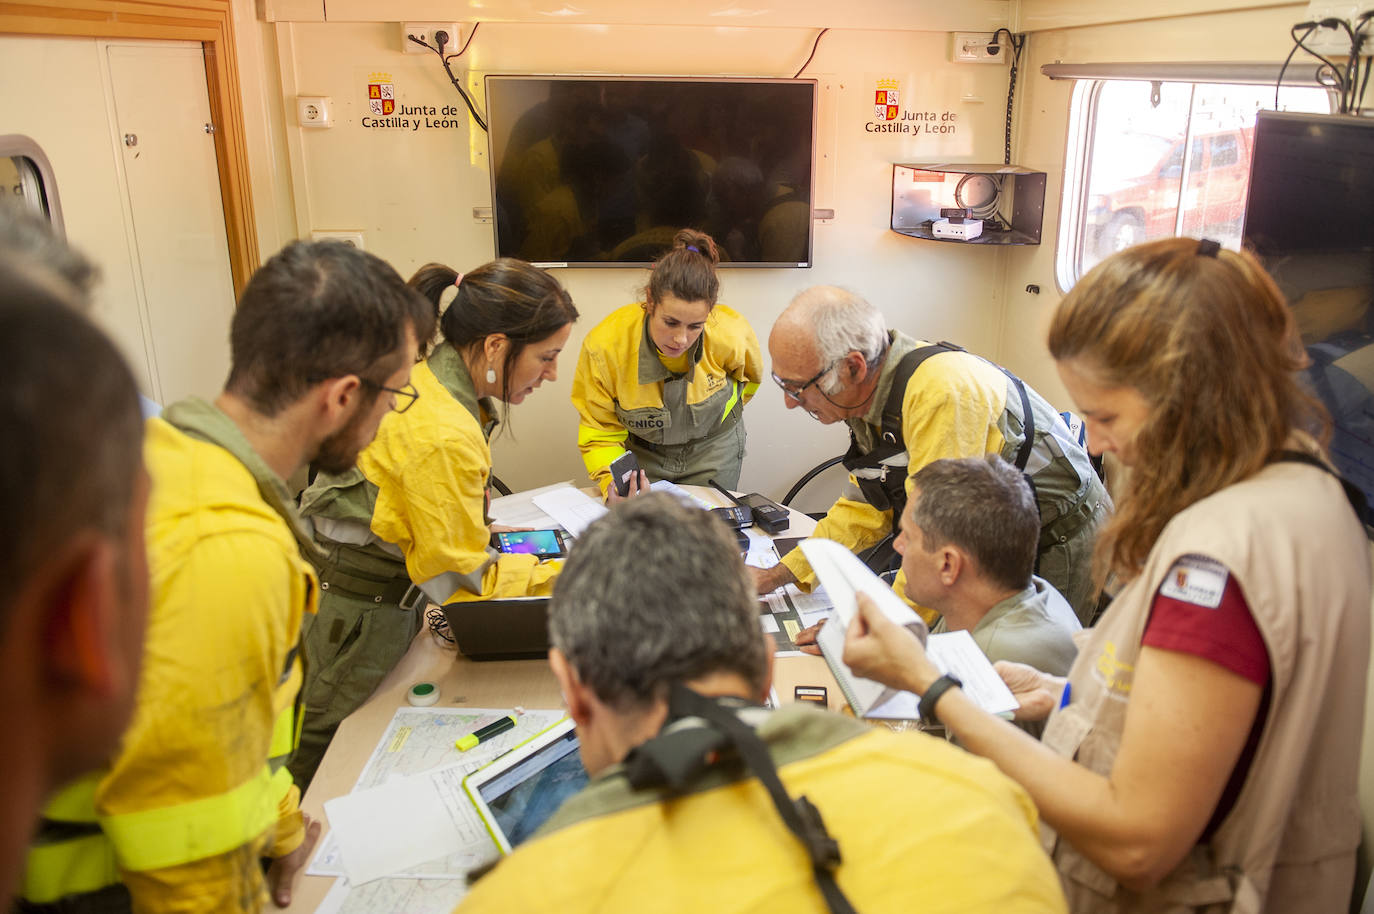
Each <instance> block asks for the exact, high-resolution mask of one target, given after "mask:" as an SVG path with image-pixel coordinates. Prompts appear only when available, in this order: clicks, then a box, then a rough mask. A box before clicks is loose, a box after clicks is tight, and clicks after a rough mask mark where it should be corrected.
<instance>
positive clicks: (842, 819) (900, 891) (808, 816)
mask: <svg viewBox="0 0 1374 914" xmlns="http://www.w3.org/2000/svg"><path fill="white" fill-rule="evenodd" d="M645 555H653V556H656V557H657V559H656V560H655V561H653V562H650V563H647V564H646V563H645V562H644V560H643V557H644V556H645ZM549 633H550V638H551V640H552V642H553V645H554V646H553V648H552V649H551V650H550V652H549V665H550V666H551V667H552V668H553V672H554V675H555V677H556V678H557V679H558V682H559V685H560V687H561V688H562V691H563V695H564V698H565V699H566V701H567V705H568V713H569V714H570V715H571V716H572V718H573V720H574V721H575V722H576V724H577V735H578V739H579V740H580V750H581V754H582V762H583V764H584V765H585V767H586V769H587V771H588V773H589V774H590V775H591V778H592V780H591V783H590V784H589V785H588V786H587V787H586V788H585V789H583V790H582V791H581V792H579V793H577V794H575V795H574V796H572V797H571V798H569V799H568V800H567V801H566V802H565V803H564V805H563V806H562V807H561V808H560V809H559V810H558V812H556V813H555V814H554V815H553V817H552V818H551V819H549V821H548V822H546V823H545V824H544V826H543V827H542V828H541V829H540V830H539V831H537V832H536V833H535V835H534V836H532V837H531V838H530V839H529V840H528V841H527V842H526V843H525V844H523V845H521V846H519V847H518V848H516V850H515V852H514V853H513V854H511V855H510V856H509V857H507V858H505V859H504V860H503V861H501V863H500V864H499V865H498V866H497V867H496V868H495V869H494V870H493V871H492V872H490V873H489V874H487V875H486V876H483V877H482V878H481V879H480V880H479V881H478V882H477V884H476V885H475V886H474V888H473V889H472V891H471V892H470V893H469V895H468V897H467V898H466V899H465V900H464V902H463V903H462V904H461V905H460V906H459V911H484V912H486V911H512V912H514V911H562V912H578V911H598V912H616V911H625V912H629V911H636V912H637V911H644V910H654V911H660V912H674V911H682V912H694V914H695V912H699V911H712V912H729V911H745V910H748V911H760V910H773V911H787V912H821V911H826V910H827V909H828V910H830V911H852V910H857V911H862V912H864V914H876V912H883V911H914V910H919V911H927V912H936V911H944V912H956V911H957V912H961V914H968V912H994V911H996V912H1000V914H1007V912H1020V911H1027V912H1029V911H1034V912H1052V911H1063V910H1064V901H1063V898H1062V895H1061V892H1060V888H1059V883H1058V881H1057V879H1056V878H1055V875H1054V873H1053V872H1052V871H1051V870H1050V868H1049V862H1048V860H1047V858H1046V857H1045V855H1044V854H1043V853H1042V852H1041V851H1040V849H1039V847H1038V845H1037V838H1036V814H1035V810H1034V807H1032V806H1031V804H1030V802H1029V801H1028V800H1027V798H1026V795H1025V794H1024V793H1023V792H1022V791H1021V790H1020V789H1019V788H1017V787H1016V786H1014V785H1013V784H1012V783H1011V782H1010V781H1009V780H1008V779H1007V778H1006V777H1004V776H1003V775H1002V774H1000V773H999V772H998V771H997V770H996V769H995V768H993V767H992V766H990V765H985V764H982V763H981V762H978V761H977V760H976V759H974V758H973V757H972V756H968V755H966V754H964V753H963V752H961V751H960V750H958V749H956V748H954V747H953V746H950V745H948V744H946V743H944V742H942V741H939V740H934V739H929V738H927V737H925V736H921V735H916V734H897V733H892V732H890V731H887V730H883V729H880V728H874V727H870V726H868V725H867V724H864V723H861V722H858V721H855V720H853V719H852V718H847V717H843V716H841V715H839V714H831V713H828V712H824V711H820V710H815V709H812V708H804V707H800V706H791V707H788V708H786V709H784V710H781V711H771V712H770V711H767V710H765V709H764V708H762V707H760V706H759V703H760V702H761V701H762V699H763V697H764V696H765V695H767V694H768V691H769V680H770V678H771V674H772V652H771V648H770V647H769V646H768V645H769V643H771V642H768V643H766V642H765V640H764V636H763V634H762V632H761V631H760V630H759V621H758V605H757V601H756V599H755V597H754V593H753V587H752V586H751V582H750V581H749V578H748V576H747V574H746V572H745V569H744V565H743V563H742V562H741V560H740V557H739V552H738V549H737V548H736V546H735V544H734V542H733V540H732V539H731V538H730V537H729V536H728V535H727V532H726V530H725V528H724V527H723V526H722V525H721V524H720V523H719V521H717V520H716V519H715V518H713V517H711V516H710V515H709V514H708V513H707V512H705V511H701V510H699V509H696V508H693V507H691V506H688V505H683V504H681V503H680V502H678V501H677V500H676V499H673V498H671V497H670V496H667V495H659V494H652V495H646V496H643V497H641V498H637V499H633V500H631V501H628V502H625V503H622V504H618V505H617V506H615V507H614V508H613V509H612V510H611V513H610V514H609V515H608V516H607V517H605V518H602V519H601V520H598V521H596V522H595V523H593V524H592V525H591V526H590V527H589V528H588V529H587V531H586V533H584V534H583V535H582V536H580V537H578V540H577V544H576V546H574V548H573V550H572V555H571V556H570V558H569V559H568V562H567V564H566V565H565V567H564V570H563V574H562V575H561V576H560V577H559V580H558V583H557V585H556V586H555V589H554V596H553V600H552V601H551V605H550V608H549ZM740 730H742V731H743V734H741V733H740V732H739V731H740ZM758 750H762V752H761V755H760V753H759V751H758ZM740 759H743V760H744V764H743V765H741V764H740ZM779 777H780V781H779ZM799 834H804V835H805V840H798V835H799Z"/></svg>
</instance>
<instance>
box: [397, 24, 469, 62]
mask: <svg viewBox="0 0 1374 914" xmlns="http://www.w3.org/2000/svg"><path fill="white" fill-rule="evenodd" d="M440 32H443V33H444V34H446V35H447V36H448V40H447V41H445V42H444V56H445V57H447V56H449V55H450V54H457V53H458V49H459V48H461V47H462V46H463V34H462V32H463V25H462V23H460V22H405V23H402V24H401V47H402V48H403V49H405V52H406V53H407V54H432V53H433V51H431V50H430V49H429V48H426V47H425V46H424V45H419V44H416V43H415V42H413V41H411V40H410V36H411V35H414V36H415V37H416V38H419V39H421V40H423V41H424V43H425V44H427V45H429V47H430V48H437V47H439V39H438V37H437V36H438V34H439V33H440Z"/></svg>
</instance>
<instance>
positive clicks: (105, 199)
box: [0, 35, 233, 403]
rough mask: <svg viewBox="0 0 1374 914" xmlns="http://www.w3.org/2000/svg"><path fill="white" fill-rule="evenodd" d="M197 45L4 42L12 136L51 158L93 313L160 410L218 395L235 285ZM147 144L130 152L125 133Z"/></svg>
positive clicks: (3, 99) (3, 121)
mask: <svg viewBox="0 0 1374 914" xmlns="http://www.w3.org/2000/svg"><path fill="white" fill-rule="evenodd" d="M209 107H210V106H209V97H208V93H207V89H206V82H205V63H204V58H203V55H202V51H201V46H200V44H198V43H192V42H118V41H103V40H97V39H94V38H54V37H46V36H22V35H0V134H17V135H22V136H25V137H28V138H29V139H30V140H32V141H33V142H34V143H36V144H37V145H38V147H39V148H40V149H42V151H43V153H44V154H45V155H46V156H47V158H48V160H49V161H50V162H51V163H52V170H53V176H54V178H55V181H56V185H57V193H58V196H59V199H60V201H61V206H62V215H63V221H64V223H65V225H66V231H67V240H68V241H69V242H71V244H72V245H73V246H74V247H76V248H78V249H79V250H80V251H82V252H83V253H84V254H86V256H88V257H89V258H91V259H92V260H93V261H95V263H96V264H97V265H98V266H99V267H100V272H101V278H100V282H99V284H98V286H97V288H96V290H95V293H94V295H93V298H94V308H93V313H94V316H95V318H96V320H97V321H99V322H100V324H101V325H102V326H104V327H105V329H106V330H107V331H109V333H110V335H111V336H112V337H114V339H115V341H116V342H117V343H118V344H119V346H120V348H121V349H122V350H123V351H124V353H125V355H126V356H127V358H128V359H129V362H130V364H131V366H132V367H133V369H134V373H135V376H136V377H137V378H138V381H139V385H140V387H141V388H142V389H143V391H144V393H146V394H148V395H149V396H151V397H152V398H153V399H155V400H157V401H158V402H159V403H169V402H172V401H173V400H177V399H180V398H181V397H184V396H187V395H188V394H197V395H199V396H204V397H211V396H214V394H215V393H217V392H218V391H219V389H220V388H221V387H222V385H223V383H224V378H225V375H226V374H227V372H228V365H229V343H228V336H229V320H230V317H231V315H232V313H233V283H232V280H231V274H230V271H229V255H228V248H227V244H226V241H225V235H224V215H223V209H222V205H221V201H220V191H219V174H218V171H217V169H216V164H215V154H214V144H213V140H214V138H213V137H212V136H211V135H210V134H207V133H206V132H205V124H206V123H207V122H208V121H209V120H210V118H209ZM126 133H129V134H133V135H134V136H136V137H137V145H133V146H126V145H124V134H126Z"/></svg>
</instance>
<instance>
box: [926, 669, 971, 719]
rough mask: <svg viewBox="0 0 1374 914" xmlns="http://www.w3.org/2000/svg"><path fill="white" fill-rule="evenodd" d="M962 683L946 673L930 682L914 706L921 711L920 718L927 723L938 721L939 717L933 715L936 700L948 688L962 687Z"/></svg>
mask: <svg viewBox="0 0 1374 914" xmlns="http://www.w3.org/2000/svg"><path fill="white" fill-rule="evenodd" d="M963 685H964V684H963V682H961V681H960V680H959V678H958V677H957V676H951V675H949V674H948V673H946V674H945V675H943V676H941V677H940V678H939V679H937V680H935V681H934V682H932V683H931V684H930V688H928V689H926V693H925V694H924V695H922V696H921V702H920V704H918V705H917V706H916V707H917V708H918V709H919V710H920V712H921V720H923V721H925V722H926V723H928V724H938V723H940V718H938V717H936V716H935V704H936V702H938V701H939V700H940V696H942V695H944V694H945V693H946V692H948V691H949V690H950V689H952V688H955V687H959V688H962V687H963Z"/></svg>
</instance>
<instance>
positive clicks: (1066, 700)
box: [1059, 679, 1073, 711]
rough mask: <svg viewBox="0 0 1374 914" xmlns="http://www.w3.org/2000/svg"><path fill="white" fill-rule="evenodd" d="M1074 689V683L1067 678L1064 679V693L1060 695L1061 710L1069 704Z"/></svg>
mask: <svg viewBox="0 0 1374 914" xmlns="http://www.w3.org/2000/svg"><path fill="white" fill-rule="evenodd" d="M1072 691H1073V685H1072V683H1070V682H1069V681H1068V680H1067V679H1066V680H1064V694H1063V695H1061V696H1060V697H1059V710H1061V711H1062V710H1064V709H1065V708H1067V707H1068V706H1069V693H1070V692H1072Z"/></svg>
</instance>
